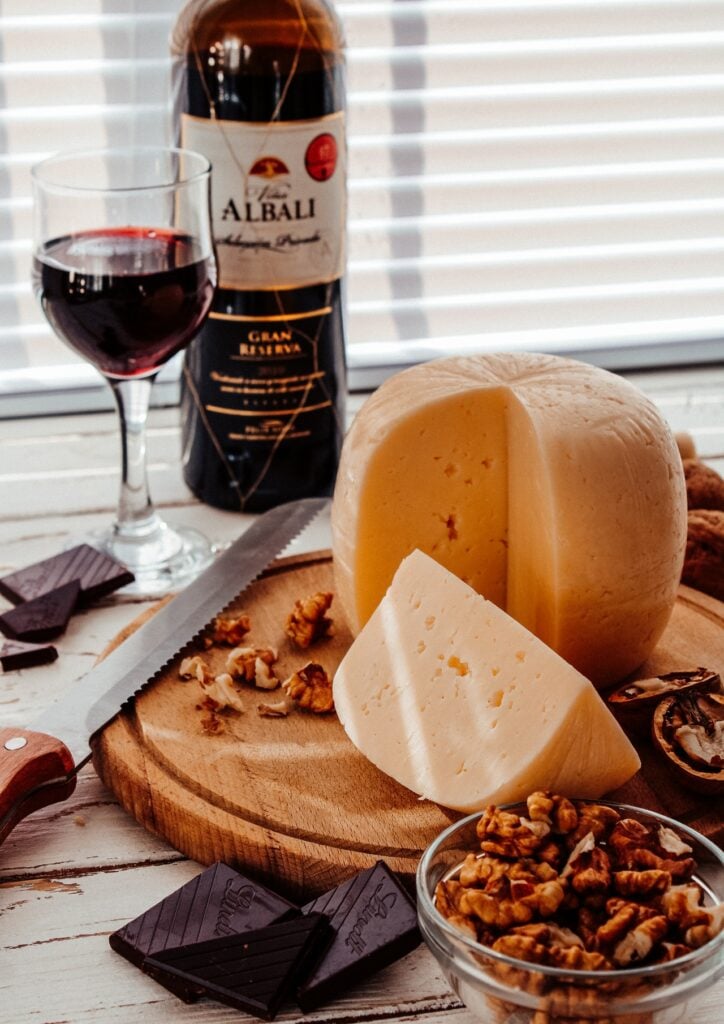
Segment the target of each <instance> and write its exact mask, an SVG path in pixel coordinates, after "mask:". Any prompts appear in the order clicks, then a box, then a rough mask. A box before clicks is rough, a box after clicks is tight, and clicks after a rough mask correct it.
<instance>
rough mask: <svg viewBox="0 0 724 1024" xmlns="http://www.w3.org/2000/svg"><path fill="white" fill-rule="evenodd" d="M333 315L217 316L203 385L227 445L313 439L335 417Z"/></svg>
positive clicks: (212, 421)
mask: <svg viewBox="0 0 724 1024" xmlns="http://www.w3.org/2000/svg"><path fill="white" fill-rule="evenodd" d="M331 314H332V308H331V307H329V308H323V309H319V310H314V311H312V312H310V313H304V314H297V315H293V314H292V315H288V316H285V317H284V318H281V317H280V318H279V320H275V319H273V318H272V319H271V320H270V319H261V318H260V319H258V320H255V319H254V318H251V317H237V316H226V315H224V314H221V313H212V314H211V316H210V318H209V322H208V324H207V339H206V343H207V344H208V341H209V334H212V335H213V350H214V360H213V365H211V366H209V367H206V369H205V375H206V379H205V380H203V381H202V382H201V384H202V391H203V396H204V398H203V410H204V419H205V420H206V422H207V424H208V426H209V427H210V429H212V430H213V432H214V434H215V436H216V438H217V439H218V440H219V441H220V442H221V443H222V445H223V446H224V447H230V448H231V449H232V450H233V448H234V446H235V445H237V444H239V443H248V442H254V443H258V442H264V441H266V442H270V441H271V442H278V441H282V440H283V441H292V440H299V439H301V438H309V437H311V436H313V435H314V434H315V433H319V431H320V427H321V425H322V424H323V423H325V422H326V421H328V420H329V419H331V420H332V421H334V417H335V412H334V402H335V399H336V385H335V390H334V392H332V391H330V382H331V381H332V380H333V377H332V372H331V371H332V369H333V367H332V366H330V365H326V363H327V362H328V359H329V356H327V352H328V350H329V344H328V342H327V338H326V334H327V332H328V331H329V329H330V324H329V321H330V317H331ZM320 356H321V357H322V360H321V361H320ZM332 430H334V427H333V428H332ZM326 432H327V431H326V430H324V429H323V430H322V433H323V434H326Z"/></svg>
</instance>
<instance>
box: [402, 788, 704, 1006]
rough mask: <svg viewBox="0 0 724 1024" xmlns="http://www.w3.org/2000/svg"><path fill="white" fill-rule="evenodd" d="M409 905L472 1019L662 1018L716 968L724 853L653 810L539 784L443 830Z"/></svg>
mask: <svg viewBox="0 0 724 1024" xmlns="http://www.w3.org/2000/svg"><path fill="white" fill-rule="evenodd" d="M417 896H418V915H419V920H420V928H421V931H422V934H423V936H424V938H425V941H426V942H427V944H428V946H429V947H430V949H431V950H432V952H433V954H434V955H435V957H436V958H437V960H438V962H439V963H440V965H441V967H442V969H443V971H444V973H445V976H446V978H447V980H448V981H449V983H450V985H451V987H452V988H453V989H454V991H455V992H456V993H457V994H458V995H459V997H460V998H461V1000H462V1001H463V1002H464V1003H465V1005H466V1006H467V1007H468V1009H469V1010H471V1011H472V1012H473V1013H475V1014H476V1015H477V1016H478V1018H479V1019H480V1020H482V1021H483V1022H485V1024H556V1022H558V1021H561V1022H563V1021H565V1022H567V1024H583V1022H587V1021H599V1022H606V1024H674V1022H679V1021H686V1020H687V1015H688V1014H689V1013H690V1012H691V1011H692V1010H693V1009H694V1008H695V1007H696V1005H697V1003H698V1002H699V1001H700V1000H701V999H702V997H703V995H704V993H705V992H706V990H707V989H709V988H711V986H712V985H714V984H715V983H716V981H717V980H718V979H720V978H722V977H724V902H723V901H724V853H723V852H722V850H721V849H719V847H717V846H715V845H714V843H712V842H710V841H709V840H708V839H706V838H705V837H704V836H702V835H700V834H699V833H697V832H695V831H693V830H692V829H690V828H687V827H686V826H684V825H681V824H679V823H678V822H675V821H672V820H671V819H669V818H667V817H665V816H663V815H660V814H655V813H654V812H652V811H647V810H643V809H642V808H638V807H630V806H628V805H625V804H617V803H610V802H605V801H600V802H594V801H590V800H577V799H569V798H568V797H565V796H560V795H556V794H552V793H549V792H537V793H532V794H531V795H530V796H529V797H528V798H527V800H526V801H524V802H521V803H518V804H513V805H506V806H502V807H495V806H491V807H488V808H486V809H485V810H484V811H483V812H482V813H476V814H473V815H470V816H468V817H466V818H464V819H462V820H461V821H459V822H457V823H456V824H454V825H452V826H450V828H448V829H446V830H445V831H444V832H443V833H442V834H441V835H440V836H439V837H438V838H437V839H436V840H435V841H434V842H433V843H432V844H431V845H430V846H429V847H428V849H427V850H426V851H425V853H424V855H423V857H422V859H421V861H420V864H419V867H418V871H417Z"/></svg>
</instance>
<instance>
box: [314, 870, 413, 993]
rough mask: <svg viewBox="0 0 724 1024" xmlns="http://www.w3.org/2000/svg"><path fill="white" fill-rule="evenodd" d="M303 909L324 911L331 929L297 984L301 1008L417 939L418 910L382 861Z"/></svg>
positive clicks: (340, 989) (346, 984)
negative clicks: (319, 953) (321, 950)
mask: <svg viewBox="0 0 724 1024" xmlns="http://www.w3.org/2000/svg"><path fill="white" fill-rule="evenodd" d="M302 912H303V913H305V914H307V913H322V914H324V915H325V916H327V917H328V918H329V921H330V924H331V926H332V929H333V932H334V938H333V939H332V942H331V944H330V945H329V948H328V949H327V950H326V952H325V953H324V954H323V956H322V957H321V958H320V960H319V961H318V963H317V964H316V965H315V967H314V968H313V969H312V971H311V972H310V974H309V975H308V977H307V978H306V980H305V981H304V982H302V984H301V985H300V986H299V988H298V989H297V1000H298V1002H299V1005H300V1006H301V1008H302V1009H303V1010H305V1011H306V1010H313V1009H315V1007H317V1006H320V1005H321V1004H322V1003H324V1002H327V1000H329V999H332V998H334V997H335V996H337V995H339V994H340V993H342V992H346V991H347V989H348V988H349V987H350V986H351V985H354V984H357V982H359V981H362V980H363V979H364V978H366V977H368V976H369V975H370V974H372V973H373V972H375V971H378V970H380V969H381V968H383V967H387V966H388V964H391V963H393V962H394V961H395V960H399V958H400V957H402V956H405V954H407V953H410V952H411V951H412V950H413V949H414V948H415V947H416V946H418V945H419V943H420V938H421V937H420V932H419V929H418V925H417V910H416V908H415V904H414V903H413V901H412V900H411V899H410V897H409V896H408V894H407V892H406V891H405V889H404V888H403V886H402V884H401V883H400V882H399V881H398V879H397V878H396V876H395V875H394V874H393V873H392V872H391V871H390V870H389V868H388V867H387V865H386V864H384V863H383V862H382V861H378V862H377V863H376V864H375V865H374V867H371V868H368V869H367V870H366V871H361V872H360V873H359V874H358V875H355V876H354V877H353V878H351V879H349V880H348V881H347V882H343V883H342V884H341V885H339V886H337V888H336V889H332V890H331V891H330V892H328V893H325V894H324V895H323V896H320V897H319V898H318V899H316V900H312V902H311V903H307V904H305V906H304V907H302Z"/></svg>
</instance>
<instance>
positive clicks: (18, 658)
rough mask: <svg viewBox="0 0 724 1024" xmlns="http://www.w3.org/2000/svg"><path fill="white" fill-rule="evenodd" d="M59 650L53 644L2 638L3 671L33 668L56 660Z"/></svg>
mask: <svg viewBox="0 0 724 1024" xmlns="http://www.w3.org/2000/svg"><path fill="white" fill-rule="evenodd" d="M57 657H58V652H57V650H56V649H55V647H53V645H52V644H25V643H23V641H22V640H0V665H2V670H3V672H14V671H16V670H17V669H21V668H33V667H34V666H35V665H46V664H47V663H48V662H50V661H55V659H56V658H57Z"/></svg>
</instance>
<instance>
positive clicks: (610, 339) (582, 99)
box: [0, 0, 724, 409]
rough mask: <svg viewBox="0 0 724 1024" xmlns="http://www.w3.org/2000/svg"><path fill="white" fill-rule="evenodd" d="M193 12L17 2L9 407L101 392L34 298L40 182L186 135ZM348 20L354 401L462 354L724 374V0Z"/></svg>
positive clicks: (357, 14)
mask: <svg viewBox="0 0 724 1024" xmlns="http://www.w3.org/2000/svg"><path fill="white" fill-rule="evenodd" d="M180 5H181V0H63V2H62V3H59V2H58V0H33V4H32V5H28V4H27V0H4V3H3V5H2V14H1V15H0V57H1V59H2V64H1V65H0V101H1V102H0V219H1V221H2V226H3V230H2V234H1V235H0V324H1V325H2V329H1V333H0V368H1V372H0V399H2V398H3V396H4V397H5V398H7V397H8V396H9V395H11V394H12V393H16V392H19V391H20V392H22V391H24V390H30V391H32V390H39V391H41V392H43V393H44V394H45V396H46V397H45V398H44V399H43V408H44V409H47V394H48V389H51V390H52V389H53V388H56V389H58V388H60V389H66V388H67V387H70V386H82V385H84V384H90V383H94V384H95V383H96V380H97V378H96V376H95V373H94V371H92V370H90V368H88V367H85V366H82V365H79V364H78V363H77V362H76V361H75V359H74V357H73V355H72V353H70V352H69V351H68V350H66V349H65V348H64V346H63V345H62V344H61V343H60V342H59V341H57V340H56V339H54V338H53V337H52V335H51V334H50V331H49V329H48V328H47V327H46V325H45V323H44V321H43V318H42V314H41V313H40V310H39V309H38V307H37V304H36V301H35V299H34V297H33V295H32V294H31V291H30V285H29V261H30V213H31V205H30V186H29V168H30V166H31V164H32V163H33V162H34V161H35V160H37V159H39V158H41V157H42V156H44V155H46V154H48V153H50V152H54V151H56V150H58V149H63V148H71V147H72V148H77V147H79V146H93V145H104V144H107V143H110V144H115V143H124V142H129V143H133V142H135V143H143V142H149V141H158V140H164V141H168V140H170V138H171V129H170V125H169V114H168V109H169V77H170V67H169V60H168V37H169V34H170V30H171V26H172V24H173V22H174V20H175V16H176V14H177V12H178V9H179V8H180ZM337 8H338V10H339V12H340V14H341V16H342V19H343V22H344V25H345V31H346V35H347V41H348V84H349V162H350V183H349V198H350V219H349V274H348V283H349V284H348V308H349V331H348V334H349V363H350V367H351V370H352V382H353V384H354V383H355V382H357V383H361V384H365V383H374V382H375V380H376V374H377V369H378V367H380V366H382V367H390V366H399V365H403V364H405V363H408V362H411V361H414V360H417V359H422V358H429V357H431V356H434V355H437V354H439V353H442V352H451V351H454V350H459V351H481V350H486V349H493V348H501V347H510V348H529V349H546V350H549V351H557V352H567V353H570V354H573V355H576V356H580V357H583V358H590V359H593V360H595V361H597V362H600V363H602V364H603V365H609V366H615V367H621V368H623V367H631V366H634V365H650V364H652V363H653V364H657V363H659V364H660V363H663V362H696V361H699V360H709V361H714V360H716V359H724V345H723V343H722V340H721V339H722V334H723V333H724V330H723V328H724V230H722V228H723V226H724V3H722V2H721V0H556V2H554V0H498V2H495V0H344V2H339V3H338V4H337ZM29 9H30V10H31V12H32V13H28V11H29ZM100 393H101V394H104V393H103V392H102V390H101V391H100ZM77 401H79V400H78V399H77V398H76V399H74V402H76V404H77Z"/></svg>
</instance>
